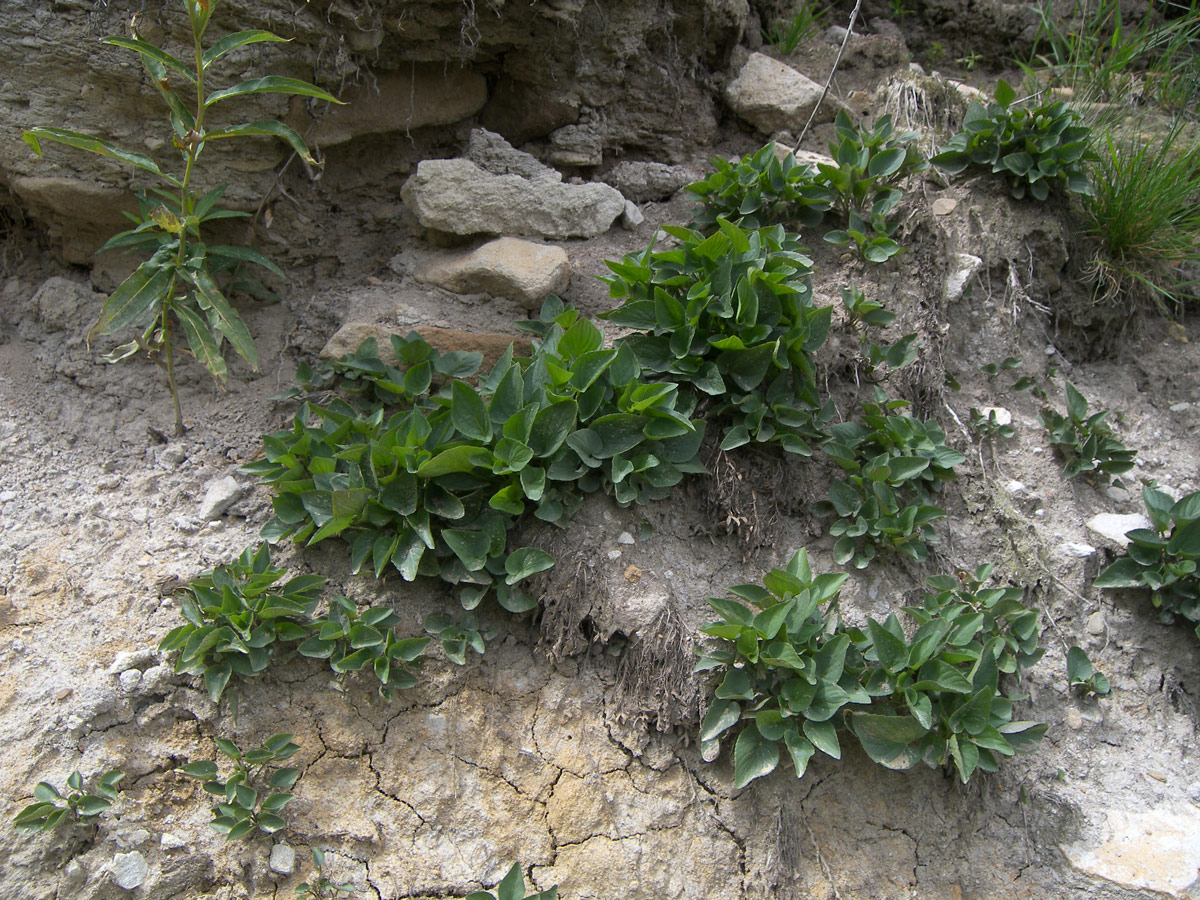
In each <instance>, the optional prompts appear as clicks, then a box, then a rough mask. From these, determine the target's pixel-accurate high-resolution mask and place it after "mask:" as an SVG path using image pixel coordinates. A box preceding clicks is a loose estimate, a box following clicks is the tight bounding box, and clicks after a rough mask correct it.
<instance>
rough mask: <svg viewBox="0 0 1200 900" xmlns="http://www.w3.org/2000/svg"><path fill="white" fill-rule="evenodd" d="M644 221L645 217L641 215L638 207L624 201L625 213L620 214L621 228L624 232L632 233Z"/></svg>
mask: <svg viewBox="0 0 1200 900" xmlns="http://www.w3.org/2000/svg"><path fill="white" fill-rule="evenodd" d="M645 221H646V217H645V216H644V215H642V211H641V210H640V209H638V205H637V204H636V203H634V202H633V201H632V200H626V201H625V212H623V213H621V227H622V228H624V229H625V230H626V231H633V230H634V229H635V228H637V227H638V226H639V225H641V224H642V223H643V222H645Z"/></svg>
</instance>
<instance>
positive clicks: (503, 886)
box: [467, 863, 558, 900]
mask: <svg viewBox="0 0 1200 900" xmlns="http://www.w3.org/2000/svg"><path fill="white" fill-rule="evenodd" d="M467 900H558V886H557V885H556V886H554V887H552V888H550V889H548V890H545V891H542V892H541V893H538V894H526V893H525V876H524V875H522V874H521V866H520V865H519V864H518V863H513V867H512V868H511V869H509V870H508V874H507V875H505V876H504V880H503V881H501V882H500V884H499V885H498V886H497V887H496V893H494V894H493V893H491V892H490V891H476V892H475V893H473V894H468V895H467Z"/></svg>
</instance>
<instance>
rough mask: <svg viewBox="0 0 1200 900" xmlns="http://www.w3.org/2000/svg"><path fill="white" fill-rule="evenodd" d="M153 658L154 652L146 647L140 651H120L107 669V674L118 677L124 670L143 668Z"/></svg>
mask: <svg viewBox="0 0 1200 900" xmlns="http://www.w3.org/2000/svg"><path fill="white" fill-rule="evenodd" d="M154 657H155V653H154V651H153V650H151V649H149V648H147V647H143V648H142V649H140V650H122V651H121V652H120V653H118V654H117V655H116V656H114V657H113V661H112V665H111V666H109V667H108V672H107V674H109V675H120V674H121V673H122V672H124V671H125V670H126V669H136V668H137V667H138V666H144V665H145V664H146V663H148V662H150V661H151V660H152V659H154Z"/></svg>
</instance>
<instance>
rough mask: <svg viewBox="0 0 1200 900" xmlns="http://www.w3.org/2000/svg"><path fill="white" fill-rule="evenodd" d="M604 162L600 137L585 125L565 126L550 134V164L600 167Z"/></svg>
mask: <svg viewBox="0 0 1200 900" xmlns="http://www.w3.org/2000/svg"><path fill="white" fill-rule="evenodd" d="M603 161H604V147H603V145H602V144H601V143H600V137H599V136H598V135H597V134H596V133H595V132H594V131H593V130H592V129H590V128H588V127H586V126H583V125H564V126H563V127H562V128H557V129H555V130H554V131H553V132H552V133H551V134H550V162H552V163H554V164H555V165H556V166H598V165H600V163H602V162H603Z"/></svg>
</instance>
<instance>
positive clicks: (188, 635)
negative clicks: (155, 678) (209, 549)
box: [158, 544, 429, 703]
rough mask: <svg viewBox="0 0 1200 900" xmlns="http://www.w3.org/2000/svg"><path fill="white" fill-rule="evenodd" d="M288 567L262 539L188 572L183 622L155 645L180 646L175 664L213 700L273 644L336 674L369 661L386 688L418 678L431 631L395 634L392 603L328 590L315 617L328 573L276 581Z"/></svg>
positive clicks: (266, 657) (251, 671)
mask: <svg viewBox="0 0 1200 900" xmlns="http://www.w3.org/2000/svg"><path fill="white" fill-rule="evenodd" d="M286 574H287V572H286V571H285V570H284V569H279V568H273V567H272V566H271V551H270V548H269V546H268V545H267V544H261V545H259V547H258V549H257V550H255V551H253V552H252V551H251V550H250V549H246V550H245V551H243V553H242V555H241V556H240V557H239V558H238V559H237V560H236V561H234V562H232V563H227V564H225V565H222V566H217V567H216V568H214V569H213V570H212V571H211V572H205V573H203V574H201V575H200V576H198V577H196V578H194V579H192V580H191V581H190V582H188V584H187V585H186V586H184V587H183V588H182V589H181V593H182V595H183V599H182V602H181V604H180V614H181V615H182V616H183V618H184V619H185V620H186V622H185V624H183V625H180V626H178V627H177V628H174V629H172V630H171V631H170V632H168V633H167V635H166V637H164V638H163V639H162V640H161V641H160V642H159V645H158V646H159V649H160V650H161V651H163V652H164V653H171V652H175V651H178V653H179V656H178V658H177V659H176V661H175V671H176V672H181V673H186V674H189V675H198V676H200V677H202V678H203V680H204V686H205V689H206V690H207V691H208V695H209V697H210V698H211V699H212V700H213V702H214V703H215V702H216V701H218V700H220V699H221V696H222V695H223V694H224V693H225V690H226V688H227V687H228V686H229V682H230V680H231V679H232V678H233V677H234V676H237V678H238V679H239V680H244V679H249V678H253V677H255V676H257V675H260V674H261V673H262V672H263V671H265V670H266V668H267V666H268V665H269V664H270V662H271V660H272V658H273V657H274V656H275V654H276V652H277V651H280V652H286V653H291V652H295V651H297V650H298V651H299V652H300V653H301V654H302V655H304V656H309V657H314V658H319V659H328V660H329V662H330V666H331V668H332V669H333V671H334V672H337V673H338V674H341V673H344V672H351V671H358V670H360V669H369V670H370V671H372V672H373V674H374V675H375V677H376V678H377V679H378V681H379V683H380V692H381V693H382V694H384V695H385V696H390V695H391V694H392V693H394V692H395V691H397V690H401V689H404V688H408V687H412V686H413V685H414V684H416V678H415V676H414V675H413V673H412V667H413V666H415V665H416V664H417V663H419V659H420V656H421V654H422V652H423V651H424V649H425V646H426V645H427V644H428V640H429V639H428V638H424V637H421V638H399V637H397V636H396V634H395V632H394V630H393V628H394V626H395V625H396V624H398V623H399V617H397V616H396V614H395V613H394V612H393V611H392V610H391V609H389V608H384V607H373V608H370V609H367V610H364V611H363V612H361V613H360V612H358V610H357V607H356V606H355V605H354V603H352V602H351V601H349V600H347V599H346V598H345V597H333V598H332V599H331V600H330V601H329V610H328V612H326V613H325V614H324V615H322V616H320V617H315V618H314V613H315V611H316V609H317V607H318V605H319V604H320V602H321V592H322V588H323V587H324V585H325V578H324V577H322V576H320V575H298V576H296V577H294V578H290V579H288V580H287V581H285V582H282V583H280V582H281V580H282V579H283V578H284V576H285V575H286Z"/></svg>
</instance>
